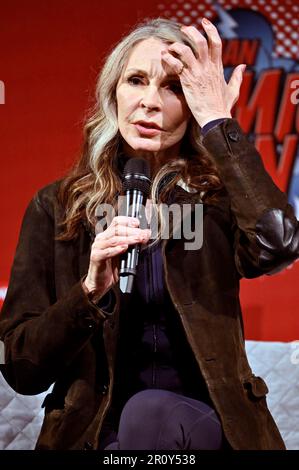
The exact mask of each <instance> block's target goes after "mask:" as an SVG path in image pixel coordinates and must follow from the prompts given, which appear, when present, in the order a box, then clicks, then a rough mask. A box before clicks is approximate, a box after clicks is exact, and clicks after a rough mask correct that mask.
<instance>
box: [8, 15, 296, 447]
mask: <svg viewBox="0 0 299 470" xmlns="http://www.w3.org/2000/svg"><path fill="white" fill-rule="evenodd" d="M202 27H203V30H204V32H205V33H206V37H207V40H206V39H205V38H204V36H203V35H202V34H201V33H200V32H199V31H197V30H196V29H195V28H194V27H181V26H180V25H178V24H176V23H174V22H171V21H168V20H160V19H159V20H151V21H149V22H147V23H146V24H143V25H141V26H139V27H137V28H136V29H135V30H134V31H133V32H132V33H131V34H129V35H128V36H127V37H125V38H124V39H123V40H122V41H121V42H120V43H119V45H118V46H117V47H116V48H115V49H114V50H113V52H112V53H111V54H110V56H109V57H108V59H107V61H106V63H105V65H104V67H103V70H102V72H101V75H100V78H99V83H98V89H97V97H98V100H97V106H96V110H95V112H94V114H93V116H92V117H91V118H90V119H89V121H88V122H87V124H86V127H85V145H84V149H83V153H82V157H81V159H80V161H79V162H78V164H77V165H76V166H75V167H74V169H73V171H72V172H71V173H70V174H69V175H68V176H67V177H66V178H64V180H62V181H58V182H55V183H53V184H51V185H49V186H47V187H46V188H43V189H42V190H41V191H39V192H38V193H37V195H36V196H35V198H34V199H33V200H32V202H31V203H30V205H29V207H28V209H27V212H26V214H25V217H24V221H23V225H22V230H21V235H20V241H19V245H18V248H17V252H16V257H15V261H14V266H13V270H12V274H11V280H10V284H9V289H8V293H7V296H6V299H5V303H4V306H3V312H2V320H1V338H2V340H3V341H4V342H5V352H6V364H5V366H3V368H2V372H3V374H4V376H5V378H6V380H7V381H8V382H9V384H10V385H11V386H12V387H13V388H14V389H15V390H16V391H18V392H20V393H24V394H36V393H40V392H42V391H44V390H47V388H48V387H49V386H50V384H51V383H53V382H55V385H54V388H53V391H52V393H51V394H49V395H48V396H47V398H46V400H45V402H44V404H43V406H44V407H45V419H44V423H43V426H42V430H41V433H40V436H39V439H38V442H37V446H36V447H37V449H83V448H86V449H88V448H90V449H92V448H93V449H103V448H108V449H220V448H232V449H284V443H283V440H282V438H281V436H280V434H279V431H278V429H277V427H276V425H275V423H274V421H273V419H272V416H271V415H270V413H269V411H268V409H267V405H266V399H265V395H266V393H267V386H266V384H265V383H264V381H263V380H262V379H261V378H260V377H256V376H255V375H253V373H252V371H251V369H250V366H249V364H248V362H247V358H246V353H245V348H244V338H243V323H242V315H241V310H240V303H239V297H238V293H239V279H240V278H241V277H242V276H244V277H256V276H259V275H262V274H265V273H272V272H276V271H278V270H280V269H282V268H283V267H284V266H286V265H288V264H289V263H291V262H292V261H294V260H295V259H296V258H297V256H298V223H297V220H296V219H295V217H294V215H293V211H292V208H291V206H289V205H288V203H287V198H286V196H285V195H284V194H283V193H282V192H281V191H280V190H279V189H278V188H277V187H276V186H275V185H274V183H273V182H272V180H271V178H270V177H269V175H268V174H267V173H266V172H265V170H264V168H263V165H262V162H261V159H260V157H259V155H258V154H257V152H256V150H255V148H254V147H253V146H252V144H251V143H249V142H248V141H247V139H246V137H245V136H244V134H243V132H242V130H241V129H240V127H239V125H238V123H237V122H236V120H234V119H232V118H231V108H232V106H233V105H234V103H235V102H236V100H237V99H238V95H239V89H240V85H241V82H242V73H243V71H244V65H243V64H242V65H240V66H238V67H237V68H236V69H235V71H234V73H233V75H232V77H231V79H230V81H229V83H228V84H226V82H225V80H224V76H223V67H222V62H221V40H220V38H219V35H218V32H217V30H216V28H215V27H214V26H213V25H212V24H211V23H210V22H209V21H208V20H206V19H203V21H202ZM135 157H143V158H144V159H146V160H147V161H148V162H149V164H150V166H151V169H152V177H153V181H152V192H151V197H150V198H149V203H150V202H151V201H152V203H153V204H152V208H153V210H155V207H158V205H157V204H158V203H159V202H167V203H173V202H176V203H178V204H183V203H186V202H190V201H191V202H192V203H193V204H194V203H200V202H202V203H203V209H204V222H203V246H202V247H201V248H200V249H197V250H189V251H186V250H184V239H183V238H181V239H174V238H173V239H170V240H158V243H155V244H154V245H153V246H152V247H148V248H146V249H143V250H142V253H141V257H140V263H139V265H138V274H137V278H136V286H135V290H134V293H133V294H132V296H130V297H129V299H128V298H127V297H125V296H124V295H122V294H121V292H120V290H119V287H118V269H119V255H120V254H122V253H125V252H126V250H127V249H128V247H129V246H130V245H132V244H136V243H141V244H143V246H144V247H146V245H147V243H148V241H149V239H150V231H149V230H148V229H146V228H140V227H139V220H138V219H135V218H132V217H126V216H116V217H114V218H113V220H112V222H111V224H110V225H109V226H108V227H106V229H105V230H103V231H102V232H100V233H98V234H95V229H94V227H95V225H96V223H97V219H96V216H95V214H96V208H97V207H98V206H99V205H100V204H101V203H109V204H112V205H115V204H116V200H117V196H118V195H119V194H120V192H121V174H122V169H123V166H124V163H125V162H126V161H127V160H128V158H135ZM182 183H183V184H182ZM182 186H183V187H182ZM158 215H159V217H160V219H159V220H160V224H162V223H163V220H162V215H161V213H160V212H159V214H158ZM90 237H91V238H90ZM160 238H161V237H160Z"/></svg>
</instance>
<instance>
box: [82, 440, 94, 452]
mask: <svg viewBox="0 0 299 470" xmlns="http://www.w3.org/2000/svg"><path fill="white" fill-rule="evenodd" d="M83 450H93V445H92V443H91V442H89V441H86V442H84V447H83Z"/></svg>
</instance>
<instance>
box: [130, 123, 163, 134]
mask: <svg viewBox="0 0 299 470" xmlns="http://www.w3.org/2000/svg"><path fill="white" fill-rule="evenodd" d="M134 126H135V128H136V129H137V131H138V132H139V134H140V135H144V136H148V137H152V136H155V135H158V134H160V133H161V132H162V129H161V128H160V126H158V124H156V123H155V122H147V121H139V122H136V123H134Z"/></svg>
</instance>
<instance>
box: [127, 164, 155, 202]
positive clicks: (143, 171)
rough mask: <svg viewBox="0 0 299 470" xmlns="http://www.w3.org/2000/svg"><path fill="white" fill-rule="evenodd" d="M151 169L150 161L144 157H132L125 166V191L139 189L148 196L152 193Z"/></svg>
mask: <svg viewBox="0 0 299 470" xmlns="http://www.w3.org/2000/svg"><path fill="white" fill-rule="evenodd" d="M150 188H151V169H150V164H149V163H148V161H146V160H144V159H143V158H130V159H129V160H128V161H127V163H126V164H125V167H124V172H123V191H124V192H126V191H128V190H133V189H136V190H139V191H141V192H142V193H143V194H144V195H145V196H146V197H148V196H149V194H150Z"/></svg>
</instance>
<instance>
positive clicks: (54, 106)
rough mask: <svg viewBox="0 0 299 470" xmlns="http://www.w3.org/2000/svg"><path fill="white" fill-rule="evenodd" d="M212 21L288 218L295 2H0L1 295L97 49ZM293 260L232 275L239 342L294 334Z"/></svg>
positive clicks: (84, 105)
mask: <svg viewBox="0 0 299 470" xmlns="http://www.w3.org/2000/svg"><path fill="white" fill-rule="evenodd" d="M157 16H161V17H165V18H173V19H175V20H178V21H180V22H181V23H184V24H186V25H190V24H193V25H199V24H200V19H201V18H202V16H206V17H207V18H209V19H210V20H212V21H214V22H215V23H216V24H217V26H218V29H219V31H220V34H221V36H222V38H223V46H224V47H223V60H224V65H225V71H226V74H227V76H229V74H230V73H231V70H232V68H233V67H234V66H236V65H237V64H239V63H247V64H248V67H247V70H246V73H245V79H244V83H243V85H242V90H241V96H240V99H239V102H238V104H237V106H236V107H235V110H234V112H235V116H236V117H237V118H238V120H239V122H240V124H241V126H242V127H243V129H244V130H245V131H246V132H247V133H249V134H250V135H251V136H252V139H254V140H255V144H256V146H257V148H258V149H259V151H260V152H261V154H262V158H263V161H264V163H265V166H266V167H267V169H268V171H269V172H270V174H271V176H272V177H273V179H274V181H275V182H276V183H277V184H278V186H279V187H280V188H281V189H282V190H283V191H285V192H287V193H288V196H289V200H290V202H291V203H292V204H293V205H294V207H295V208H296V211H297V217H298V216H299V156H298V129H299V112H298V100H299V66H298V52H299V48H298V41H299V38H298V24H299V5H298V1H296V2H295V1H288V0H285V1H277V0H272V1H264V0H219V1H218V2H217V4H216V2H212V1H211V0H205V1H204V0H202V1H192V0H189V1H185V2H184V1H181V0H176V1H172V0H164V1H161V2H159V1H155V0H152V1H150V2H146V1H145V2H140V1H139V0H138V1H137V0H127V1H126V2H123V1H117V0H114V1H111V2H108V1H105V0H101V1H99V0H85V1H84V2H82V1H81V0H47V1H45V0H26V1H24V2H23V1H20V0H2V1H1V5H0V57H1V60H0V103H1V104H0V132H1V140H0V146H1V181H0V183H1V184H0V192H1V195H0V201H1V202H0V203H1V208H0V210H1V233H0V247H1V248H0V249H1V259H0V293H1V298H3V297H4V295H5V289H6V286H7V283H8V279H9V272H10V268H11V264H12V261H13V255H14V251H15V248H16V243H17V238H18V233H19V228H20V223H21V219H22V216H23V213H24V210H25V208H26V206H27V204H28V202H29V200H30V199H31V197H32V196H33V194H34V193H35V191H36V190H37V189H39V188H41V187H42V186H44V185H46V184H47V183H49V182H51V181H53V180H55V179H57V178H60V177H62V176H63V174H64V173H65V171H66V170H67V169H68V168H69V166H70V165H71V163H72V161H73V160H74V158H76V157H77V155H78V153H79V150H80V144H81V142H82V125H83V121H84V117H85V115H86V112H87V110H88V108H89V107H90V106H91V105H92V103H93V90H94V85H95V80H96V76H97V73H98V70H99V68H100V66H101V61H102V60H103V58H104V56H105V54H106V53H107V52H108V51H109V50H110V49H111V48H112V47H113V44H114V43H115V42H116V41H117V40H118V39H119V38H120V37H121V36H122V35H123V34H124V33H126V32H127V31H128V29H129V28H130V27H131V26H133V25H134V24H135V23H136V22H137V21H139V20H142V19H144V18H147V17H157ZM298 279H299V263H295V264H294V265H293V266H292V267H290V268H289V269H286V270H284V271H283V272H282V273H280V274H278V275H275V276H263V277H261V278H259V279H256V280H250V281H248V280H243V281H242V283H241V299H242V305H243V311H244V316H245V333H246V338H247V339H255V340H278V341H289V340H295V339H298V337H299V320H298V318H299V315H298V303H299V290H298V287H297V285H298Z"/></svg>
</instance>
